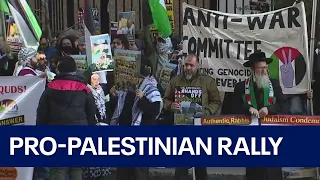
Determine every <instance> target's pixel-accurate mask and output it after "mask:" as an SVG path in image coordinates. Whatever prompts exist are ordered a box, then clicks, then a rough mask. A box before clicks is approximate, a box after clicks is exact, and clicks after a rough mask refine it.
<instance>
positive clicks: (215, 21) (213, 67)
mask: <svg viewBox="0 0 320 180" xmlns="http://www.w3.org/2000/svg"><path fill="white" fill-rule="evenodd" d="M183 14H184V17H183V36H184V37H183V39H184V46H183V47H184V50H183V51H184V53H188V54H196V55H198V56H199V57H200V60H201V69H200V71H201V72H202V73H204V74H207V75H210V76H212V77H213V78H215V80H216V83H217V85H218V89H219V90H220V91H224V92H233V89H234V87H235V84H236V83H237V82H239V81H243V80H245V79H246V78H247V77H248V76H250V75H251V72H250V70H249V69H246V68H244V67H243V63H244V62H245V61H246V60H248V57H249V55H250V54H251V53H253V52H255V51H260V50H261V51H263V52H265V53H266V56H267V57H268V58H272V59H273V62H272V63H271V64H269V74H270V77H271V78H272V79H277V80H279V81H280V84H281V87H282V89H283V92H284V93H285V94H299V93H305V92H306V91H307V89H308V83H309V82H310V68H309V57H308V38H307V25H306V15H305V9H304V3H303V2H301V3H298V4H296V5H294V6H291V7H287V8H284V9H280V10H276V11H272V12H267V13H262V14H250V15H239V14H227V13H221V12H218V11H211V10H207V9H202V8H199V7H195V6H192V5H188V4H186V3H183Z"/></svg>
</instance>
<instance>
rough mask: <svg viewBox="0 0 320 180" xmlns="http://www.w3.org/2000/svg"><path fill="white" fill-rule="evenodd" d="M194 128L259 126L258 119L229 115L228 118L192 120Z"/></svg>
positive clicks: (217, 117) (214, 117)
mask: <svg viewBox="0 0 320 180" xmlns="http://www.w3.org/2000/svg"><path fill="white" fill-rule="evenodd" d="M194 125H195V126H217V125H222V126H225V125H237V126H239V125H244V126H248V125H255V126H257V125H259V120H258V118H255V117H250V116H243V115H237V116H236V115H235V116H233V115H230V116H212V117H202V118H195V119H194Z"/></svg>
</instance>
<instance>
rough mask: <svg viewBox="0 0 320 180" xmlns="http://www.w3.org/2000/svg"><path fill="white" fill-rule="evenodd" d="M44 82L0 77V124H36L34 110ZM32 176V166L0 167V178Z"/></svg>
mask: <svg viewBox="0 0 320 180" xmlns="http://www.w3.org/2000/svg"><path fill="white" fill-rule="evenodd" d="M45 83H46V81H45V79H42V78H39V77H20V76H19V77H14V76H12V77H8V76H7V77H4V76H3V77H0V94H1V95H0V126H10V125H36V113H37V112H36V110H37V107H38V103H39V99H40V96H41V94H42V92H43V91H44V88H45ZM32 177H33V167H2V168H0V179H16V180H31V179H32Z"/></svg>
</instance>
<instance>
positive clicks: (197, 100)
mask: <svg viewBox="0 0 320 180" xmlns="http://www.w3.org/2000/svg"><path fill="white" fill-rule="evenodd" d="M175 102H176V103H179V104H180V109H179V111H178V112H175V113H174V123H175V124H176V125H193V123H194V117H195V116H196V115H197V113H200V112H202V88H201V87H176V89H175Z"/></svg>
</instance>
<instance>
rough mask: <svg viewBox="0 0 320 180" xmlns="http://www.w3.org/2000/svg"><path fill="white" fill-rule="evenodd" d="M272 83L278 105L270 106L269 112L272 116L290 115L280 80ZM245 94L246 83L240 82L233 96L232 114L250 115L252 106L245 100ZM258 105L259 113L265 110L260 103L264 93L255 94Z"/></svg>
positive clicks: (272, 80)
mask: <svg viewBox="0 0 320 180" xmlns="http://www.w3.org/2000/svg"><path fill="white" fill-rule="evenodd" d="M271 83H272V86H273V91H274V95H275V98H276V103H275V104H272V105H270V106H268V107H267V108H268V112H269V114H270V115H275V114H288V113H289V106H288V102H287V101H286V96H284V95H283V93H282V89H281V86H280V83H279V81H278V80H274V79H271ZM244 93H245V82H244V81H242V82H239V83H238V84H236V87H235V88H234V94H233V95H232V98H233V100H232V112H233V114H245V115H250V113H249V109H250V107H251V106H250V105H249V104H248V103H246V102H244V100H243V95H244ZM255 95H256V99H257V104H258V109H257V110H258V111H259V110H260V109H261V108H263V107H262V105H261V104H263V103H262V102H261V101H260V102H259V99H261V98H260V97H262V99H263V93H262V92H261V93H260V94H259V93H255Z"/></svg>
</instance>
